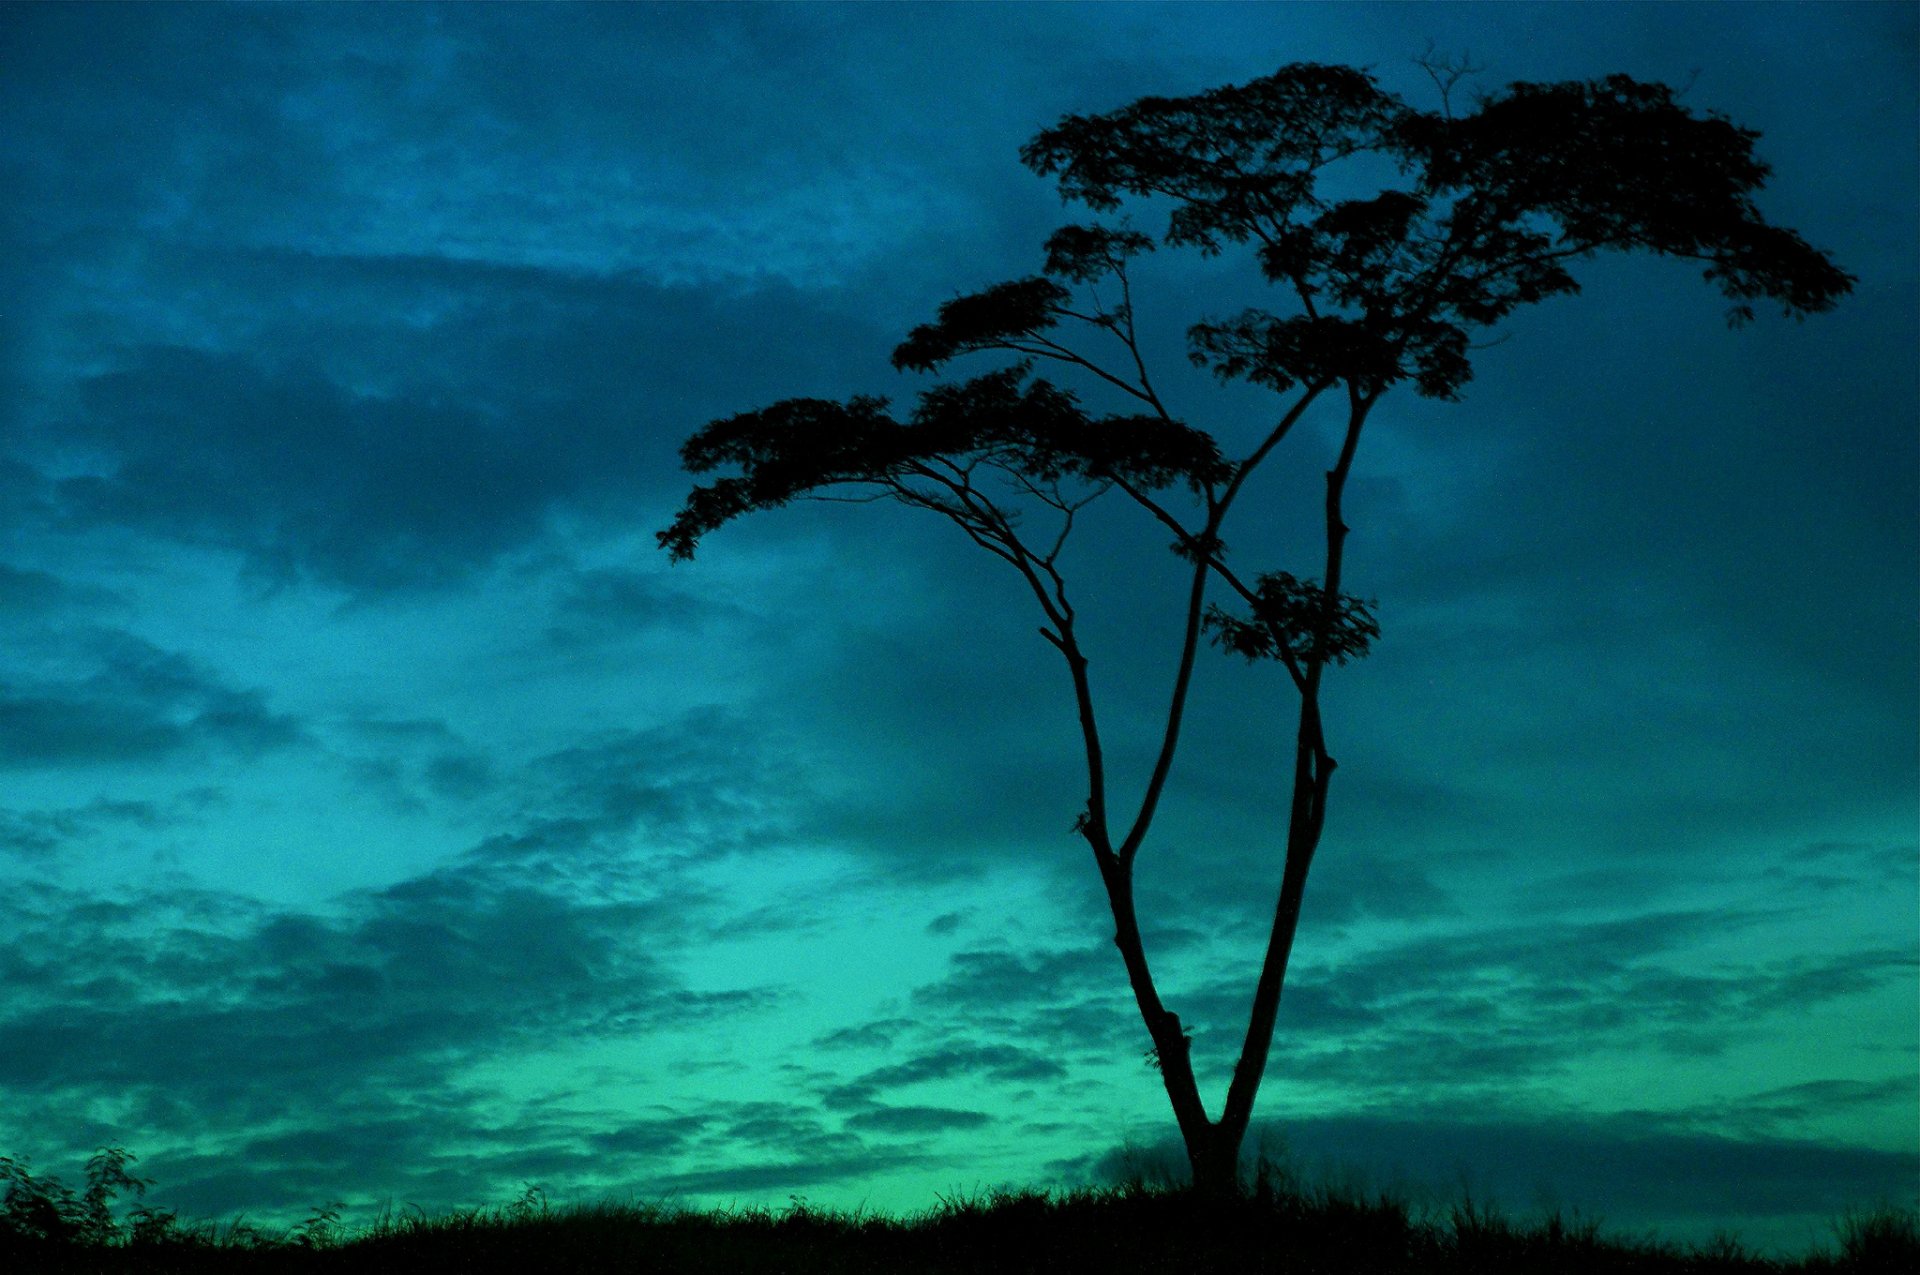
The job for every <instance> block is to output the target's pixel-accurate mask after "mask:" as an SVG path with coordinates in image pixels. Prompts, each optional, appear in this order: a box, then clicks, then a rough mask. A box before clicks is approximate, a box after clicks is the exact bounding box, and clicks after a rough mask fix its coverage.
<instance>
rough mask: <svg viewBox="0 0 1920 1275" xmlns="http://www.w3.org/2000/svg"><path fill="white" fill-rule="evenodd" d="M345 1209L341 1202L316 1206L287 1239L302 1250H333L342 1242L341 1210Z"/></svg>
mask: <svg viewBox="0 0 1920 1275" xmlns="http://www.w3.org/2000/svg"><path fill="white" fill-rule="evenodd" d="M345 1207H346V1205H345V1204H344V1203H342V1202H341V1201H339V1200H335V1201H333V1202H332V1203H330V1204H320V1205H316V1206H314V1209H313V1211H312V1212H310V1213H308V1214H307V1216H306V1217H305V1219H303V1220H302V1221H301V1223H300V1225H298V1226H296V1227H294V1228H293V1233H292V1234H291V1235H289V1236H288V1237H287V1239H288V1240H289V1241H290V1242H291V1243H294V1244H297V1245H299V1246H300V1247H301V1248H332V1247H333V1246H334V1245H335V1244H337V1243H339V1242H340V1210H341V1209H344V1208H345Z"/></svg>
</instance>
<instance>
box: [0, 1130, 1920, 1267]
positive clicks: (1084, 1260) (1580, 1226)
mask: <svg viewBox="0 0 1920 1275" xmlns="http://www.w3.org/2000/svg"><path fill="white" fill-rule="evenodd" d="M132 1160H133V1157H132V1156H130V1155H128V1154H127V1153H126V1152H124V1151H121V1150H119V1149H117V1148H116V1149H112V1150H108V1151H103V1152H101V1153H99V1154H98V1155H96V1156H94V1158H93V1159H92V1160H91V1161H89V1162H88V1165H87V1178H88V1184H87V1187H86V1189H85V1190H84V1191H82V1192H79V1193H75V1192H73V1191H71V1190H69V1189H68V1188H66V1187H65V1186H64V1185H62V1184H61V1183H59V1182H58V1181H57V1180H55V1179H48V1178H35V1177H34V1176H33V1175H32V1174H31V1173H29V1172H28V1171H27V1169H26V1167H25V1166H24V1165H21V1164H18V1163H16V1162H15V1161H13V1160H9V1159H7V1158H6V1157H3V1156H0V1184H4V1185H5V1187H6V1190H5V1194H4V1196H3V1197H0V1270H4V1271H7V1272H10V1273H18V1275H37V1273H38V1272H90V1273H91V1272H101V1273H107V1272H123V1271H124V1272H172V1271H179V1272H187V1271H195V1272H198V1271H208V1272H225V1271H233V1272H247V1273H250V1275H251V1273H255V1272H282V1271H284V1272H342V1273H345V1272H353V1273H354V1275H359V1273H360V1272H383V1271H395V1272H400V1271H405V1272H408V1273H409V1275H412V1273H414V1272H418V1271H422V1270H430V1271H459V1272H488V1271H502V1272H506V1271H513V1272H524V1271H537V1272H572V1271H580V1272H586V1271H592V1272H603V1271H605V1272H635V1273H636V1275H645V1273H660V1275H665V1273H667V1272H674V1273H678V1272H725V1273H728V1275H732V1273H735V1272H738V1273H739V1275H755V1273H759V1272H765V1273H767V1275H773V1273H775V1272H778V1273H779V1275H812V1273H814V1272H820V1273H823V1275H824V1273H827V1272H833V1273H835V1275H838V1273H841V1272H849V1273H853V1275H865V1273H867V1272H872V1273H873V1275H881V1273H884V1275H918V1273H921V1272H924V1273H926V1275H950V1273H951V1275H960V1273H961V1272H989V1271H990V1272H994V1273H995V1275H1002V1273H1005V1275H1014V1273H1018V1272H1062V1273H1066V1275H1071V1273H1073V1272H1088V1273H1089V1275H1091V1273H1093V1272H1100V1273H1101V1275H1116V1273H1119V1272H1168V1273H1169V1275H1172V1273H1176V1272H1177V1273H1178V1275H1194V1273H1196V1272H1242V1271H1244V1272H1262V1273H1265V1272H1272V1273H1275V1275H1279V1273H1283V1272H1284V1273H1287V1275H1402V1273H1404V1275H1414V1273H1416V1272H1417V1273H1419V1275H1468V1273H1469V1272H1472V1273H1476V1275H1478V1273H1485V1275H1505V1273H1507V1272H1514V1273H1518V1272H1552V1273H1555V1275H1588V1273H1591V1275H1600V1273H1602V1272H1606V1273H1612V1272H1633V1273H1635V1275H1640V1273H1642V1272H1644V1273H1646V1275H1656V1273H1659V1275H1667V1273H1671V1275H1723V1273H1727V1275H1730V1273H1732V1272H1749V1273H1753V1275H1759V1273H1760V1272H1766V1273H1768V1275H1823V1273H1826V1272H1833V1273H1835V1275H1838V1273H1840V1272H1862V1273H1866V1272H1872V1273H1874V1275H1878V1273H1879V1272H1894V1271H1899V1272H1903V1273H1904V1272H1910V1271H1915V1270H1920V1215H1917V1214H1916V1212H1915V1211H1913V1210H1908V1209H1896V1208H1881V1209H1878V1210H1873V1211H1870V1212H1865V1213H1857V1214H1853V1215H1850V1216H1849V1217H1847V1218H1844V1219H1842V1220H1841V1221H1839V1222H1838V1223H1836V1225H1835V1238H1836V1246H1835V1247H1834V1248H1833V1249H1829V1250H1822V1251H1818V1252H1815V1253H1812V1254H1809V1255H1807V1256H1805V1257H1802V1258H1797V1259H1794V1260H1791V1261H1781V1260H1772V1259H1767V1258H1762V1257H1758V1256H1755V1255H1752V1254H1749V1253H1746V1252H1744V1251H1743V1250H1742V1249H1741V1248H1740V1246H1739V1244H1738V1243H1736V1242H1734V1241H1732V1240H1724V1239H1723V1240H1719V1241H1715V1242H1714V1243H1711V1244H1708V1245H1706V1246H1704V1247H1692V1248H1688V1247H1682V1246H1679V1245H1673V1244H1664V1243H1658V1242H1654V1241H1650V1240H1640V1241H1633V1240H1620V1239H1615V1238H1609V1237H1605V1236H1602V1235H1601V1233H1600V1230H1599V1227H1598V1225H1597V1224H1596V1223H1593V1222H1589V1221H1575V1222H1568V1221H1566V1220H1565V1219H1563V1218H1562V1217H1560V1216H1559V1215H1555V1216H1552V1217H1548V1218H1546V1219H1545V1220H1543V1221H1541V1222H1538V1223H1533V1224H1522V1223H1518V1222H1514V1221H1512V1220H1510V1219H1508V1218H1506V1217H1504V1216H1503V1215H1501V1214H1500V1213H1498V1212H1497V1211H1494V1210H1492V1209H1489V1208H1486V1207H1485V1206H1482V1205H1478V1204H1475V1203H1474V1202H1473V1201H1472V1200H1470V1199H1469V1200H1466V1201H1463V1202H1461V1203H1458V1204H1454V1205H1451V1206H1449V1207H1447V1208H1446V1209H1444V1210H1440V1211H1438V1212H1423V1211H1417V1210H1415V1209H1414V1208H1413V1207H1412V1206H1410V1205H1409V1204H1408V1203H1407V1201H1406V1200H1404V1199H1402V1198H1399V1197H1396V1196H1394V1195H1392V1194H1384V1193H1383V1194H1378V1195H1368V1194H1366V1193H1365V1192H1362V1191H1358V1190H1347V1189H1339V1188H1334V1187H1324V1186H1323V1187H1301V1186H1299V1185H1297V1184H1295V1183H1293V1182H1291V1181H1290V1180H1287V1179H1282V1180H1281V1181H1280V1182H1279V1184H1278V1185H1276V1184H1275V1183H1274V1182H1272V1181H1271V1180H1269V1179H1268V1178H1267V1177H1266V1176H1265V1175H1262V1176H1261V1177H1260V1178H1259V1179H1258V1180H1257V1182H1256V1185H1255V1188H1254V1190H1253V1191H1251V1192H1250V1193H1248V1194H1247V1195H1245V1196H1243V1197H1241V1198H1238V1199H1231V1200H1209V1199H1203V1198H1199V1197H1196V1196H1194V1195H1193V1194H1191V1193H1189V1192H1185V1191H1181V1190H1176V1189H1170V1188H1166V1187H1148V1186H1145V1185H1141V1184H1139V1183H1135V1184H1133V1185H1130V1186H1124V1187H1118V1188H1112V1189H1107V1190H1078V1191H1071V1192H1066V1193H1059V1194H1053V1193H1047V1192H1040V1191H1011V1192H1008V1191H1002V1192H994V1193H991V1194H986V1195H981V1196H978V1197H975V1198H972V1199H965V1198H956V1199H947V1200H942V1202H941V1204H940V1206H939V1207H937V1208H935V1209H932V1210H930V1211H929V1212H927V1213H924V1214H920V1215H917V1216H912V1217H905V1218H894V1217H888V1216H884V1215H862V1214H860V1213H852V1214H848V1213H839V1212H833V1211H828V1210H819V1209H814V1208H810V1207H808V1206H806V1205H805V1204H803V1203H798V1202H796V1203H795V1204H794V1205H793V1206H792V1207H790V1208H787V1209H784V1210H772V1209H764V1208H748V1209H723V1210H716V1211H709V1212H698V1211H694V1210H689V1209H681V1208H674V1207H666V1206H660V1205H644V1204H592V1205H578V1206H570V1207H553V1206H551V1205H549V1203H548V1202H547V1200H546V1197H545V1196H544V1195H543V1194H542V1193H541V1192H540V1191H539V1189H538V1188H533V1187H530V1188H528V1190H527V1192H526V1194H524V1195H523V1196H522V1197H521V1198H520V1199H519V1200H516V1201H514V1202H513V1203H511V1204H507V1205H504V1206H501V1207H497V1208H479V1209H468V1210H461V1211H456V1212H454V1213H450V1214H446V1215H444V1216H441V1217H431V1218H430V1217H428V1216H426V1215H425V1214H424V1213H422V1212H420V1211H419V1210H417V1209H416V1210H412V1211H404V1210H403V1211H402V1212H399V1213H394V1212H393V1211H392V1210H391V1209H389V1210H388V1211H387V1212H386V1213H385V1214H384V1215H383V1216H381V1217H380V1218H378V1219H376V1220H375V1221H374V1223H373V1224H372V1225H370V1226H367V1227H365V1228H361V1229H358V1230H354V1229H349V1228H346V1227H343V1226H342V1225H341V1224H340V1211H339V1210H340V1206H338V1205H326V1206H322V1207H320V1208H317V1209H315V1210H314V1211H313V1212H312V1213H311V1214H309V1215H308V1217H307V1219H306V1220H305V1221H303V1222H302V1223H300V1224H299V1225H297V1226H294V1227H290V1228H287V1229H285V1230H283V1231H279V1232H266V1231H262V1230H260V1229H257V1228H254V1227H251V1226H248V1225H246V1224H245V1223H243V1222H238V1221H236V1222H233V1223H229V1224H227V1225H226V1226H225V1227H224V1228H223V1227H221V1226H218V1225H216V1224H212V1223H198V1224H189V1223H184V1222H182V1221H181V1220H180V1219H179V1218H177V1217H175V1216H174V1215H173V1214H172V1213H170V1212H167V1211H165V1210H156V1209H152V1208H148V1207H145V1206H135V1207H133V1208H132V1209H130V1210H125V1211H124V1212H122V1213H116V1211H115V1209H114V1207H113V1204H114V1200H115V1199H116V1198H117V1197H118V1196H120V1195H123V1194H130V1195H133V1196H135V1197H138V1196H139V1195H140V1194H141V1192H142V1191H143V1190H144V1188H145V1187H146V1186H147V1185H148V1183H147V1182H146V1181H145V1180H144V1179H140V1178H136V1177H134V1176H133V1175H132V1174H131V1173H130V1172H129V1169H128V1166H129V1165H130V1164H131V1162H132Z"/></svg>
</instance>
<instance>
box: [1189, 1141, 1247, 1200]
mask: <svg viewBox="0 0 1920 1275" xmlns="http://www.w3.org/2000/svg"><path fill="white" fill-rule="evenodd" d="M1245 1137H1246V1129H1245V1127H1244V1126H1243V1127H1241V1128H1239V1129H1235V1128H1232V1127H1230V1126H1227V1125H1222V1124H1217V1123H1209V1124H1208V1125H1207V1126H1206V1129H1205V1130H1204V1132H1203V1133H1202V1134H1201V1136H1200V1137H1199V1138H1192V1137H1189V1138H1188V1139H1187V1163H1188V1164H1190V1165H1191V1166H1192V1167H1193V1189H1194V1192H1195V1194H1197V1195H1201V1196H1205V1197H1208V1198H1211V1199H1222V1198H1233V1197H1236V1196H1238V1195H1239V1194H1240V1143H1241V1141H1242V1140H1243V1139H1244V1138H1245Z"/></svg>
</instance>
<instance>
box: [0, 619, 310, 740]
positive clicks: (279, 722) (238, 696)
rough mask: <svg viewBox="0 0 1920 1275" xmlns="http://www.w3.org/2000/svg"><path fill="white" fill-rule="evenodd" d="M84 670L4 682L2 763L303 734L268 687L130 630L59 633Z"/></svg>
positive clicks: (0, 687)
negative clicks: (243, 681) (220, 672)
mask: <svg viewBox="0 0 1920 1275" xmlns="http://www.w3.org/2000/svg"><path fill="white" fill-rule="evenodd" d="M62 636H63V638H64V640H65V641H66V642H68V643H69V644H70V649H69V650H68V651H67V652H66V656H65V659H64V661H63V662H65V663H68V664H72V663H75V662H76V660H75V656H79V657H81V658H80V659H79V660H78V661H77V662H80V663H82V664H83V666H84V668H85V671H84V672H82V673H79V674H68V675H66V676H60V675H57V674H56V675H53V676H47V675H41V676H38V677H33V678H27V679H21V678H16V679H14V680H11V681H10V682H8V683H0V768H26V767H52V766H69V765H72V766H87V765H97V764H104V763H119V762H131V761H151V760H156V759H161V758H167V757H173V756H178V755H188V754H192V753H195V752H198V751H202V750H206V749H210V748H211V749H217V750H221V751H226V752H229V753H233V754H237V755H239V756H241V757H245V758H252V757H257V756H259V755H261V754H263V753H265V752H268V751H270V750H273V749H277V748H283V747H286V746H288V745H290V744H293V743H295V742H297V741H299V740H300V739H301V738H302V736H303V728H302V726H301V725H300V723H299V722H298V720H297V719H295V718H293V717H291V716H288V715H286V714H284V713H279V712H275V711H274V710H273V709H272V708H270V707H269V706H268V700H267V696H266V693H265V692H263V691H259V690H239V689H235V688H233V687H230V686H228V685H226V684H225V683H224V682H222V681H221V680H220V679H219V678H218V677H217V676H216V675H215V674H213V673H211V672H209V671H208V670H206V669H204V668H203V667H201V666H200V665H199V664H198V663H196V662H195V661H193V660H190V659H188V658H187V657H185V656H182V655H179V654H177V653H174V652H171V651H166V650H162V649H161V648H159V647H157V646H155V645H153V644H152V643H150V642H147V641H145V640H144V639H142V638H139V637H136V636H134V635H133V634H131V633H125V632H119V631H114V630H107V629H91V630H86V631H84V632H82V633H80V634H65V635H62Z"/></svg>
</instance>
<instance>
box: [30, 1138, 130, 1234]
mask: <svg viewBox="0 0 1920 1275" xmlns="http://www.w3.org/2000/svg"><path fill="white" fill-rule="evenodd" d="M138 1158H139V1157H137V1156H135V1155H134V1154H133V1153H132V1152H131V1151H128V1150H127V1149H126V1148H125V1147H102V1148H101V1149H100V1150H98V1151H96V1152H94V1153H93V1155H92V1156H90V1157H89V1158H88V1160H87V1167H86V1171H85V1172H86V1179H87V1186H86V1190H84V1191H82V1192H81V1193H80V1194H79V1195H77V1196H76V1195H75V1194H74V1193H73V1189H72V1188H71V1187H69V1186H67V1185H66V1184H65V1183H64V1182H62V1181H60V1179H58V1178H52V1177H48V1178H36V1177H35V1176H34V1175H33V1173H32V1171H31V1169H30V1168H29V1166H28V1164H27V1162H26V1161H24V1160H15V1159H13V1158H12V1157H11V1156H0V1183H4V1184H5V1186H6V1194H5V1195H4V1196H0V1230H4V1231H6V1232H10V1233H12V1234H13V1235H15V1236H20V1237H25V1238H28V1239H38V1240H47V1241H51V1242H54V1243H62V1244H110V1243H112V1242H114V1241H115V1240H118V1239H120V1238H122V1237H121V1228H120V1223H119V1222H118V1221H117V1220H116V1219H115V1218H114V1216H113V1202H114V1200H115V1198H117V1197H118V1196H119V1195H120V1194H121V1193H122V1192H131V1193H132V1194H133V1195H134V1196H136V1197H138V1196H141V1195H144V1194H145V1193H146V1189H147V1188H148V1187H149V1186H151V1185H152V1182H151V1181H150V1180H149V1179H147V1178H138V1177H135V1176H134V1175H133V1174H131V1173H129V1172H128V1171H127V1166H128V1165H130V1164H132V1163H133V1162H134V1161H135V1160H136V1159H138ZM142 1216H143V1210H139V1209H136V1210H135V1219H136V1224H137V1223H138V1221H139V1220H140V1219H141V1218H142Z"/></svg>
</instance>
